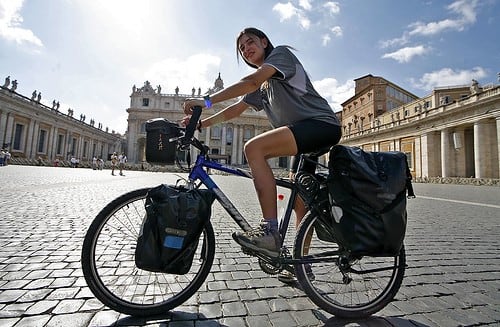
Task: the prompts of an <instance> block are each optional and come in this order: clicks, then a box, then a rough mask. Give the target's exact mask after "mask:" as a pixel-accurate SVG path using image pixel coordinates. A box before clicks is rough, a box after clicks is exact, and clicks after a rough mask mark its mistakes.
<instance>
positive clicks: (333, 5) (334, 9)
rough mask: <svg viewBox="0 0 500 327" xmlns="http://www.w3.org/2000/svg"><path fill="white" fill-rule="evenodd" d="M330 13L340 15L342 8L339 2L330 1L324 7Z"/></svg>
mask: <svg viewBox="0 0 500 327" xmlns="http://www.w3.org/2000/svg"><path fill="white" fill-rule="evenodd" d="M323 7H325V8H326V9H327V10H328V12H329V13H331V14H338V13H339V12H340V6H339V3H338V2H333V1H329V2H327V3H325V4H324V5H323Z"/></svg>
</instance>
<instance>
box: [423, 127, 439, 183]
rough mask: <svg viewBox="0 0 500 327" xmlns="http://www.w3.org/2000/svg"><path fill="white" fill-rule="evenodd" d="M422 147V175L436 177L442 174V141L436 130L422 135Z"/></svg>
mask: <svg viewBox="0 0 500 327" xmlns="http://www.w3.org/2000/svg"><path fill="white" fill-rule="evenodd" d="M420 141H421V142H420V144H421V149H422V177H436V176H439V175H440V172H441V169H440V166H441V156H440V155H439V153H440V143H439V142H438V141H437V136H436V134H435V133H434V132H428V133H425V134H423V135H422V136H421V137H420Z"/></svg>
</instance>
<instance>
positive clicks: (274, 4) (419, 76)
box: [0, 0, 500, 134]
mask: <svg viewBox="0 0 500 327" xmlns="http://www.w3.org/2000/svg"><path fill="white" fill-rule="evenodd" d="M245 27H257V28H259V29H261V30H263V31H264V32H265V33H266V34H267V36H268V37H269V38H270V40H271V42H272V43H273V44H274V45H275V46H276V45H289V46H292V47H293V48H294V49H295V54H296V56H297V57H298V58H299V60H300V61H301V62H302V64H303V65H304V67H305V69H306V71H307V73H308V74H309V76H310V78H311V80H312V81H313V84H314V86H315V88H316V89H317V90H318V91H319V93H320V94H321V95H323V96H324V97H325V98H326V99H327V100H328V102H329V103H330V104H331V106H332V108H333V109H334V111H339V110H341V103H343V102H344V101H346V100H347V99H349V98H350V97H352V96H353V95H354V80H355V79H357V78H359V77H362V76H364V75H367V74H372V75H375V76H381V77H383V78H385V79H387V80H389V81H391V82H393V83H395V84H397V85H399V86H400V87H402V88H404V89H406V90H407V91H409V92H411V93H413V94H415V95H417V96H419V97H422V96H426V95H428V94H430V93H431V92H432V90H433V88H434V87H442V86H455V85H469V84H470V82H471V80H472V79H476V80H477V81H479V83H480V84H482V85H486V84H497V83H498V82H499V75H498V74H499V72H500V37H499V36H498V31H500V0H456V1H454V0H440V1H432V0H405V1H401V0H342V1H340V0H339V1H320V0H290V1H286V0H284V1H275V0H252V1H248V0H231V1H229V0H199V1H196V0H142V1H135V0H50V1H46V0H0V83H2V84H3V80H4V78H5V77H7V76H10V79H11V80H17V82H18V87H17V92H18V93H20V94H23V95H25V96H28V97H31V94H32V92H33V91H34V90H37V92H41V95H42V103H44V104H46V105H48V106H51V105H52V101H53V100H56V101H58V102H59V103H60V109H59V110H60V111H62V112H67V109H68V108H71V109H73V111H74V116H75V117H79V116H80V114H84V115H85V116H86V119H87V122H88V121H90V119H93V120H94V121H95V122H96V126H97V124H98V123H102V126H103V128H106V127H109V130H110V131H111V130H114V131H116V132H118V133H122V134H123V133H125V131H126V129H127V112H126V109H127V108H129V106H130V95H131V92H132V87H133V85H136V86H137V87H141V86H143V85H144V82H145V81H149V82H150V83H151V84H152V85H153V86H154V87H156V86H157V85H161V89H162V93H174V90H175V88H176V87H179V89H180V93H182V94H190V93H191V89H192V88H193V87H195V88H196V89H198V88H201V90H202V93H204V92H206V91H207V90H208V89H209V88H210V87H213V85H214V81H215V79H216V78H217V76H218V75H219V73H220V74H221V77H222V79H223V81H224V85H225V86H226V87H227V86H229V85H231V84H232V83H235V82H237V81H238V80H239V79H241V78H242V77H244V76H245V75H248V74H250V73H251V72H252V69H251V68H250V67H248V66H246V65H245V64H244V62H242V61H241V60H240V61H238V60H237V58H236V43H235V42H236V40H235V38H236V36H237V34H238V33H239V32H240V31H241V30H242V29H244V28H245Z"/></svg>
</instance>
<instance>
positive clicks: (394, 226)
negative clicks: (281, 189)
mask: <svg viewBox="0 0 500 327" xmlns="http://www.w3.org/2000/svg"><path fill="white" fill-rule="evenodd" d="M328 169H329V175H328V179H327V186H328V193H329V198H330V205H331V215H330V216H331V217H330V219H331V221H329V222H328V225H329V227H333V229H332V231H331V232H330V233H325V232H321V231H320V232H319V233H318V237H319V238H322V235H323V236H324V235H332V237H333V238H335V241H336V242H338V243H339V244H340V245H342V246H343V247H344V248H346V249H347V250H349V251H351V252H352V253H355V254H361V255H363V254H366V255H368V254H369V255H375V256H394V255H397V254H398V253H399V251H400V250H401V247H402V246H403V240H404V237H405V233H406V220H407V216H406V200H407V193H408V196H409V197H414V196H415V195H414V193H413V188H412V184H411V178H412V177H411V173H410V170H409V168H408V162H407V158H406V155H405V154H404V153H403V152H395V151H394V152H392V151H391V152H367V151H363V150H362V149H360V148H357V147H348V146H343V145H336V146H334V147H332V149H331V150H330V159H329V163H328ZM335 217H336V219H335ZM333 235H334V236H333Z"/></svg>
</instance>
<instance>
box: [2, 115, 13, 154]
mask: <svg viewBox="0 0 500 327" xmlns="http://www.w3.org/2000/svg"><path fill="white" fill-rule="evenodd" d="M13 129H14V116H13V115H12V114H10V115H7V124H6V128H5V130H6V131H5V140H4V141H3V143H10V146H9V151H10V152H12V146H13V145H14V144H13V143H14V140H13V139H12V130H13ZM3 143H2V144H0V146H3Z"/></svg>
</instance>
